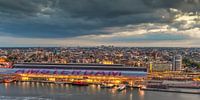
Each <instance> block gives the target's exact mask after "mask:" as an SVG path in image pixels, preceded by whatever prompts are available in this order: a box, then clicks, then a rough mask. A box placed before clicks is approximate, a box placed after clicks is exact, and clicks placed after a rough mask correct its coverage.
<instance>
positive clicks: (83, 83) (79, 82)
mask: <svg viewBox="0 0 200 100" xmlns="http://www.w3.org/2000/svg"><path fill="white" fill-rule="evenodd" d="M72 85H77V86H88V85H89V84H88V83H87V82H81V81H76V82H72Z"/></svg>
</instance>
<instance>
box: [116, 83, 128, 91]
mask: <svg viewBox="0 0 200 100" xmlns="http://www.w3.org/2000/svg"><path fill="white" fill-rule="evenodd" d="M124 89H126V85H124V84H120V85H119V87H118V88H117V90H118V91H122V90H124Z"/></svg>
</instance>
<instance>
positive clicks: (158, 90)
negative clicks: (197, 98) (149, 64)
mask: <svg viewBox="0 0 200 100" xmlns="http://www.w3.org/2000/svg"><path fill="white" fill-rule="evenodd" d="M140 90H144V91H157V92H172V93H185V94H199V95H200V91H199V92H196V91H183V90H176V89H159V88H140Z"/></svg>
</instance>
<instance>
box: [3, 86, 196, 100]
mask: <svg viewBox="0 0 200 100" xmlns="http://www.w3.org/2000/svg"><path fill="white" fill-rule="evenodd" d="M199 98H200V95H196V94H181V93H166V92H153V91H142V90H138V89H131V88H130V89H126V90H124V91H121V92H118V91H116V89H106V88H100V87H99V86H96V85H90V86H86V87H79V86H72V85H63V84H53V83H37V82H32V83H29V82H16V83H3V84H0V100H199Z"/></svg>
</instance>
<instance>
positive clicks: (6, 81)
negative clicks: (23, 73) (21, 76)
mask: <svg viewBox="0 0 200 100" xmlns="http://www.w3.org/2000/svg"><path fill="white" fill-rule="evenodd" d="M13 81H14V80H13V79H4V80H3V82H4V83H11V82H13Z"/></svg>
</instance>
